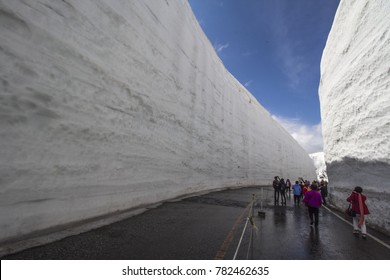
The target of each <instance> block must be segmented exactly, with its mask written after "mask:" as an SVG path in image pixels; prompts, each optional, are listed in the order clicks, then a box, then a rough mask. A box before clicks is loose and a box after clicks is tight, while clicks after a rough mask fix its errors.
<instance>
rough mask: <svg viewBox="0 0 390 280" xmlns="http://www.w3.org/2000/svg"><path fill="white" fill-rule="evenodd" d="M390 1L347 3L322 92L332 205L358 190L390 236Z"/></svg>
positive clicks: (327, 56)
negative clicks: (355, 189) (356, 187)
mask: <svg viewBox="0 0 390 280" xmlns="http://www.w3.org/2000/svg"><path fill="white" fill-rule="evenodd" d="M389 14H390V1H388V0H382V1H379V0H377V1H368V0H355V1H341V2H340V5H339V8H338V10H337V13H336V16H335V20H334V23H333V26H332V29H331V32H330V34H329V37H328V41H327V43H326V47H325V50H324V53H323V57H322V62H321V84H320V89H319V94H320V102H321V115H322V128H323V135H324V152H325V160H326V164H327V173H328V177H329V184H330V185H329V191H330V194H331V199H332V201H333V203H335V204H336V205H337V206H338V207H340V208H345V207H346V206H347V202H346V201H345V199H346V198H347V196H348V195H349V194H350V193H351V191H352V190H353V189H354V187H355V186H361V187H362V188H363V192H364V193H365V194H366V195H367V199H368V200H367V204H368V207H369V210H370V211H371V214H370V215H369V216H368V218H367V222H368V223H369V224H370V225H371V226H374V227H377V228H378V229H380V230H382V231H384V232H386V233H388V234H389V233H390V215H389V214H388V213H390V68H389V67H390V49H389V46H390V17H389Z"/></svg>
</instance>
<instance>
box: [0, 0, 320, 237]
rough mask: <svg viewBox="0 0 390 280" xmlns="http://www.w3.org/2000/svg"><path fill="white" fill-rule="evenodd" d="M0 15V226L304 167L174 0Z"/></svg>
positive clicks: (67, 218)
mask: <svg viewBox="0 0 390 280" xmlns="http://www.w3.org/2000/svg"><path fill="white" fill-rule="evenodd" d="M0 23H1V24H0V59H1V71H0V79H1V81H0V87H1V95H0V98H1V99H0V101H1V109H0V115H1V116H0V129H1V130H0V133H1V134H0V145H1V148H0V159H1V163H0V164H1V165H0V177H1V181H0V183H1V190H0V191H1V195H0V215H1V221H0V228H1V231H0V234H1V236H0V240H3V241H4V240H9V239H10V238H15V237H21V236H23V235H25V234H30V233H32V232H35V231H39V230H43V229H48V228H53V227H57V226H61V225H66V224H68V223H71V222H75V221H82V220H85V219H89V218H93V217H98V216H101V215H105V214H108V213H115V212H116V211H121V210H124V209H130V208H136V207H141V206H143V205H148V204H152V203H155V202H159V201H163V200H166V199H170V198H174V197H178V196H181V195H185V194H189V193H196V192H199V191H207V190H213V189H219V188H225V187H237V186H245V185H254V184H256V185H269V184H271V182H272V179H273V176H274V175H280V176H284V177H285V178H286V177H289V178H297V177H298V176H303V177H307V178H315V169H314V165H313V162H312V160H311V159H310V157H309V156H308V155H307V153H306V152H305V151H304V150H303V149H302V148H301V147H300V146H299V145H298V144H297V143H296V142H295V140H294V139H293V138H292V137H291V136H290V135H289V134H288V133H287V132H286V131H285V130H284V129H282V128H281V126H279V125H278V124H277V123H276V122H275V121H274V120H273V119H272V118H271V116H270V114H269V113H268V112H267V111H266V110H265V109H264V108H263V107H262V106H261V105H260V104H259V103H258V102H257V101H256V100H255V98H254V97H253V96H252V95H251V94H250V93H249V92H248V91H247V90H246V89H245V88H244V87H243V86H242V85H241V84H240V83H239V82H238V81H237V80H236V79H235V78H234V77H233V76H232V75H231V74H230V73H229V72H228V71H227V70H226V69H225V67H224V66H223V64H222V63H221V61H220V59H219V58H218V56H217V54H216V53H215V51H214V49H213V47H212V45H211V44H210V42H209V41H208V39H207V38H206V36H205V35H204V33H203V31H202V30H201V28H200V27H199V25H198V23H197V21H196V19H195V17H194V15H193V13H192V11H191V8H190V6H189V4H188V3H186V2H185V1H181V0H180V1H154V0H150V1H119V0H117V1H102V0H100V1H97V0H94V1H78V0H74V1H71V0H66V1H52V0H46V1H42V0H40V1H21V0H20V1H17V0H12V1H2V2H0ZM249 199H250V198H249Z"/></svg>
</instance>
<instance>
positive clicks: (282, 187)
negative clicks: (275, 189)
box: [280, 182, 286, 191]
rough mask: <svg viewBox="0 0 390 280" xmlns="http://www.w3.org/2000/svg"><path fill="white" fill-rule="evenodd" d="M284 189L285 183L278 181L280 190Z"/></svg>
mask: <svg viewBox="0 0 390 280" xmlns="http://www.w3.org/2000/svg"><path fill="white" fill-rule="evenodd" d="M285 189H286V183H285V182H280V190H281V191H284V190H285Z"/></svg>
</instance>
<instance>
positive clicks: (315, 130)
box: [272, 115, 323, 153]
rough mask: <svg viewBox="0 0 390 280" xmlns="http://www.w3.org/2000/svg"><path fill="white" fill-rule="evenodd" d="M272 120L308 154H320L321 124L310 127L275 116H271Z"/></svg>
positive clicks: (321, 148) (294, 120)
mask: <svg viewBox="0 0 390 280" xmlns="http://www.w3.org/2000/svg"><path fill="white" fill-rule="evenodd" d="M272 118H273V119H274V120H276V121H277V122H278V123H280V124H281V125H282V126H283V127H284V128H285V129H286V130H287V131H288V132H289V133H290V134H291V136H292V137H293V138H294V139H295V140H296V141H297V142H298V143H299V144H300V145H301V146H302V147H303V148H304V149H305V150H306V151H307V152H308V153H316V152H322V150H323V140H322V129H321V123H319V124H316V125H311V126H310V125H306V124H303V123H302V122H301V120H300V119H287V118H284V117H280V116H275V115H272Z"/></svg>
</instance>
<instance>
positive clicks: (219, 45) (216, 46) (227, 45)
mask: <svg viewBox="0 0 390 280" xmlns="http://www.w3.org/2000/svg"><path fill="white" fill-rule="evenodd" d="M228 47H229V43H226V44H224V45H222V44H214V49H215V50H216V51H217V52H218V53H220V52H221V51H223V50H224V49H226V48H228Z"/></svg>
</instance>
